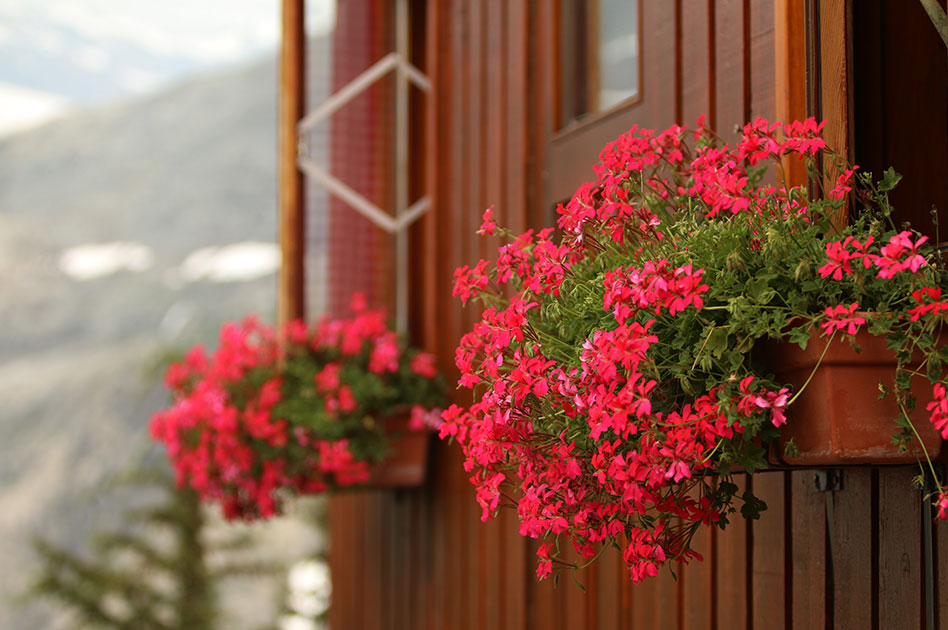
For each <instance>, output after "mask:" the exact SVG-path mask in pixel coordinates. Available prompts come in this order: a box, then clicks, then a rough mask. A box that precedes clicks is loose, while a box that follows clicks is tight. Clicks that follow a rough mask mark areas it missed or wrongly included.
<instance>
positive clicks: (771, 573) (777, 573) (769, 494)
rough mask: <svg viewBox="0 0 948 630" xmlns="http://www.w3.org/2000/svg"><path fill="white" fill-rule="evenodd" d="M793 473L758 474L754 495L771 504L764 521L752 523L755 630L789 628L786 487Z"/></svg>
mask: <svg viewBox="0 0 948 630" xmlns="http://www.w3.org/2000/svg"><path fill="white" fill-rule="evenodd" d="M788 474H789V473H786V472H779V471H767V472H762V473H758V474H756V475H754V478H753V484H754V494H755V495H756V496H757V497H758V498H759V499H761V500H762V501H764V502H765V503H766V504H767V509H766V510H765V511H764V512H763V513H762V514H761V516H760V520H758V521H753V522H752V523H751V538H752V545H751V580H750V587H751V604H752V606H751V610H752V615H751V622H752V627H754V628H765V629H766V630H782V629H783V628H784V627H785V626H786V614H785V613H786V607H787V601H786V599H787V598H786V586H787V579H786V570H787V566H786V553H785V551H786V546H787V535H786V519H787V516H788V514H787V511H786V508H785V501H786V493H785V485H786V482H787V479H788V478H787V475H788Z"/></svg>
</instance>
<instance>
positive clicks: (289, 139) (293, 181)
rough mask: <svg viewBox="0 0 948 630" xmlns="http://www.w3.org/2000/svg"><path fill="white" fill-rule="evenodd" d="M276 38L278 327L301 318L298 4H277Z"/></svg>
mask: <svg viewBox="0 0 948 630" xmlns="http://www.w3.org/2000/svg"><path fill="white" fill-rule="evenodd" d="M281 6H282V17H281V24H282V31H281V33H282V34H281V37H280V107H279V120H278V124H277V128H278V145H279V154H278V158H277V168H278V171H279V187H278V190H277V192H278V207H279V236H280V254H281V263H280V274H279V287H278V291H277V321H278V323H280V324H281V325H282V324H283V323H285V322H288V321H290V320H293V319H297V318H301V317H304V316H305V310H306V300H305V286H306V283H305V280H304V278H305V263H304V261H305V256H306V203H305V198H304V193H305V182H304V181H303V174H302V173H301V172H300V171H299V169H298V168H297V166H296V157H297V151H298V147H299V134H298V132H297V128H296V125H297V123H298V122H299V120H300V119H301V118H302V117H303V114H304V113H305V111H306V35H305V33H304V32H303V24H304V21H303V0H283V1H282V4H281Z"/></svg>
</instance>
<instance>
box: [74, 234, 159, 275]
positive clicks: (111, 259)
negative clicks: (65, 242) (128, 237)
mask: <svg viewBox="0 0 948 630" xmlns="http://www.w3.org/2000/svg"><path fill="white" fill-rule="evenodd" d="M154 259H155V257H154V254H152V251H151V248H150V247H148V246H147V245H144V244H142V243H135V242H131V241H114V242H111V243H86V244H84V245H77V246H75V247H70V248H69V249H67V250H65V251H63V252H62V253H61V254H60V256H59V270H60V271H62V272H63V273H64V274H66V275H67V276H69V277H70V278H73V279H74V280H79V281H86V280H95V279H96V278H103V277H105V276H110V275H112V274H114V273H118V272H119V271H135V272H141V271H145V270H147V269H150V268H151V266H152V264H153V263H154Z"/></svg>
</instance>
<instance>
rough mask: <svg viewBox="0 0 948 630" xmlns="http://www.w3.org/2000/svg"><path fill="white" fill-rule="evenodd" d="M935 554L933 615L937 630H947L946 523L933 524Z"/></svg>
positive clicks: (947, 545) (947, 540)
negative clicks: (935, 602)
mask: <svg viewBox="0 0 948 630" xmlns="http://www.w3.org/2000/svg"><path fill="white" fill-rule="evenodd" d="M935 514H937V512H935ZM935 553H936V554H937V557H936V558H935V589H936V590H935V601H937V602H938V604H937V606H936V608H935V614H936V616H937V617H938V630H948V522H945V521H936V522H935Z"/></svg>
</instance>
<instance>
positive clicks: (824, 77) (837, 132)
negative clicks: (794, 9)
mask: <svg viewBox="0 0 948 630" xmlns="http://www.w3.org/2000/svg"><path fill="white" fill-rule="evenodd" d="M819 6H820V8H819V20H820V95H821V99H820V103H821V111H820V117H821V118H822V119H823V120H826V127H824V129H823V138H824V139H825V140H826V144H827V146H828V147H830V148H831V149H833V150H835V151H836V152H837V153H839V154H840V155H842V156H843V157H844V158H846V159H847V160H851V159H852V155H853V152H852V146H853V141H852V129H851V121H850V115H851V112H852V70H851V56H852V34H851V32H850V29H851V20H850V19H849V9H848V3H847V1H846V0H821V2H820V5H819ZM838 174H839V173H838V172H837V171H836V169H835V168H834V167H832V166H829V163H828V161H827V162H826V163H824V171H823V175H824V186H825V185H827V183H828V184H829V185H830V186H833V185H835V181H836V177H837V175H838ZM848 215H849V207H848V203H847V204H846V205H844V206H843V207H842V208H840V209H839V210H838V211H837V213H836V219H835V223H836V224H837V225H844V224H845V223H846V222H847V220H848Z"/></svg>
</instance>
